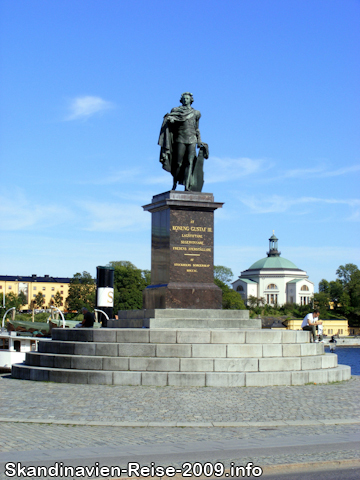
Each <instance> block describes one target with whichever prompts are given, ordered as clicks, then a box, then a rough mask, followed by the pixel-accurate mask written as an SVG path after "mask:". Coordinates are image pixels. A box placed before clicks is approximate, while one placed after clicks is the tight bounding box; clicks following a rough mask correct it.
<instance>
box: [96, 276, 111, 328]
mask: <svg viewBox="0 0 360 480" xmlns="http://www.w3.org/2000/svg"><path fill="white" fill-rule="evenodd" d="M96 308H98V309H99V310H103V311H104V312H105V313H106V314H107V315H108V317H109V318H113V308H114V268H113V267H96ZM99 322H101V323H102V327H106V326H107V320H106V317H105V315H104V314H103V313H100V312H99Z"/></svg>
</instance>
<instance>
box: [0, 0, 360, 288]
mask: <svg viewBox="0 0 360 480" xmlns="http://www.w3.org/2000/svg"><path fill="white" fill-rule="evenodd" d="M0 17H1V25H0V27H1V37H0V39H1V52H0V55H1V56H0V67H1V77H2V88H1V93H0V116H1V117H0V122H1V123H0V140H1V147H0V172H1V173H0V174H1V182H0V249H1V250H0V252H1V253H0V260H1V261H0V270H1V274H3V275H31V274H33V273H36V274H38V275H44V274H49V275H52V276H70V277H71V276H72V275H73V274H74V273H76V272H82V271H84V270H86V271H89V272H90V273H91V274H92V275H94V276H95V274H96V266H97V265H105V264H106V263H108V262H109V261H112V260H129V261H131V262H133V263H134V264H135V265H136V266H138V267H139V268H150V214H149V213H147V212H143V210H142V208H141V206H142V205H145V204H147V203H150V202H151V198H152V196H153V195H155V194H158V193H161V192H164V191H167V190H169V189H170V188H171V185H172V178H171V176H170V174H169V173H167V172H165V171H163V170H162V169H161V165H160V163H159V147H158V145H157V140H158V135H159V130H160V126H161V122H162V117H163V115H164V114H165V113H167V112H169V111H170V109H171V108H173V107H175V106H178V105H179V98H180V94H181V93H182V92H184V91H190V92H192V93H193V95H194V99H195V102H194V104H193V106H194V107H195V108H196V109H198V110H200V111H201V113H202V118H201V120H200V130H201V135H202V139H203V141H205V142H207V143H208V144H209V148H210V158H209V159H208V160H207V161H206V164H205V185H204V189H203V190H204V191H205V192H212V193H213V194H214V196H215V200H216V201H219V202H225V204H224V207H223V209H221V210H218V211H217V212H216V215H215V218H216V220H215V264H217V265H225V266H227V267H230V268H231V269H232V270H233V272H234V276H235V277H234V279H235V278H236V277H237V276H238V275H239V274H240V272H241V271H242V270H245V269H246V268H248V267H249V266H250V265H251V264H252V263H254V262H255V261H257V260H258V259H260V258H263V257H265V255H266V251H267V248H268V238H269V237H270V235H271V234H272V231H273V230H275V234H276V235H277V237H278V238H279V248H280V250H281V252H282V256H283V257H285V258H287V259H289V260H291V261H292V262H294V263H295V264H296V265H297V266H298V267H299V268H301V269H303V270H306V271H307V272H308V274H309V277H310V280H311V281H313V282H314V283H315V286H316V288H317V284H318V282H319V281H320V280H321V279H322V278H326V279H328V280H332V279H334V278H335V271H336V269H337V268H338V266H339V265H341V264H345V263H355V264H357V265H358V266H359V265H360V249H359V233H360V232H359V221H360V213H359V212H360V195H359V184H360V182H359V177H360V136H359V131H360V130H359V123H360V122H359V118H360V115H359V113H360V108H359V103H360V102H359V85H360V62H359V56H360V55H359V52H360V2H359V1H355V0H324V1H322V0H314V1H310V0H309V1H306V0H234V1H233V0H224V1H220V0H219V1H210V0H209V1H203V0H192V1H187V0H185V1H182V2H169V1H164V0H152V1H151V2H149V1H145V0H137V1H136V0H135V1H118V0H104V1H98V0H96V1H94V0H87V1H84V0H81V1H79V0H71V1H70V0H52V1H51V2H46V1H44V0H41V1H40V0H32V1H31V2H29V1H28V0H26V1H25V0H17V1H15V2H14V1H13V0H2V1H1V3H0ZM182 188H183V187H181V189H182Z"/></svg>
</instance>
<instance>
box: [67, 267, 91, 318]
mask: <svg viewBox="0 0 360 480" xmlns="http://www.w3.org/2000/svg"><path fill="white" fill-rule="evenodd" d="M66 305H67V308H68V310H70V311H79V310H81V308H82V307H87V308H88V309H90V310H93V309H94V308H95V280H94V279H93V278H92V276H91V275H90V273H88V272H83V273H75V275H74V276H73V278H72V279H71V280H70V285H69V293H68V296H67V298H66Z"/></svg>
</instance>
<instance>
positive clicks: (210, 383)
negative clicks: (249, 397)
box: [205, 372, 245, 387]
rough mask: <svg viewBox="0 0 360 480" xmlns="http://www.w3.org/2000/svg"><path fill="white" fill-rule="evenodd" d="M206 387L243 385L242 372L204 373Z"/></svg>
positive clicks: (243, 375)
mask: <svg viewBox="0 0 360 480" xmlns="http://www.w3.org/2000/svg"><path fill="white" fill-rule="evenodd" d="M205 382H206V386H207V387H244V386H245V374H244V373H229V374H228V375H223V374H221V373H211V372H210V373H209V372H208V373H206V378H205Z"/></svg>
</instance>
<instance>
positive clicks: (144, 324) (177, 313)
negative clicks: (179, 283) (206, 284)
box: [106, 308, 261, 329]
mask: <svg viewBox="0 0 360 480" xmlns="http://www.w3.org/2000/svg"><path fill="white" fill-rule="evenodd" d="M106 326H107V328H150V329H152V328H176V329H177V328H206V329H213V328H221V329H228V328H242V329H244V328H246V329H252V328H261V320H260V319H257V318H256V319H249V311H248V310H214V309H189V308H166V309H161V308H158V309H144V310H120V311H119V312H118V319H115V320H114V319H111V320H108V322H107V325H106Z"/></svg>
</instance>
